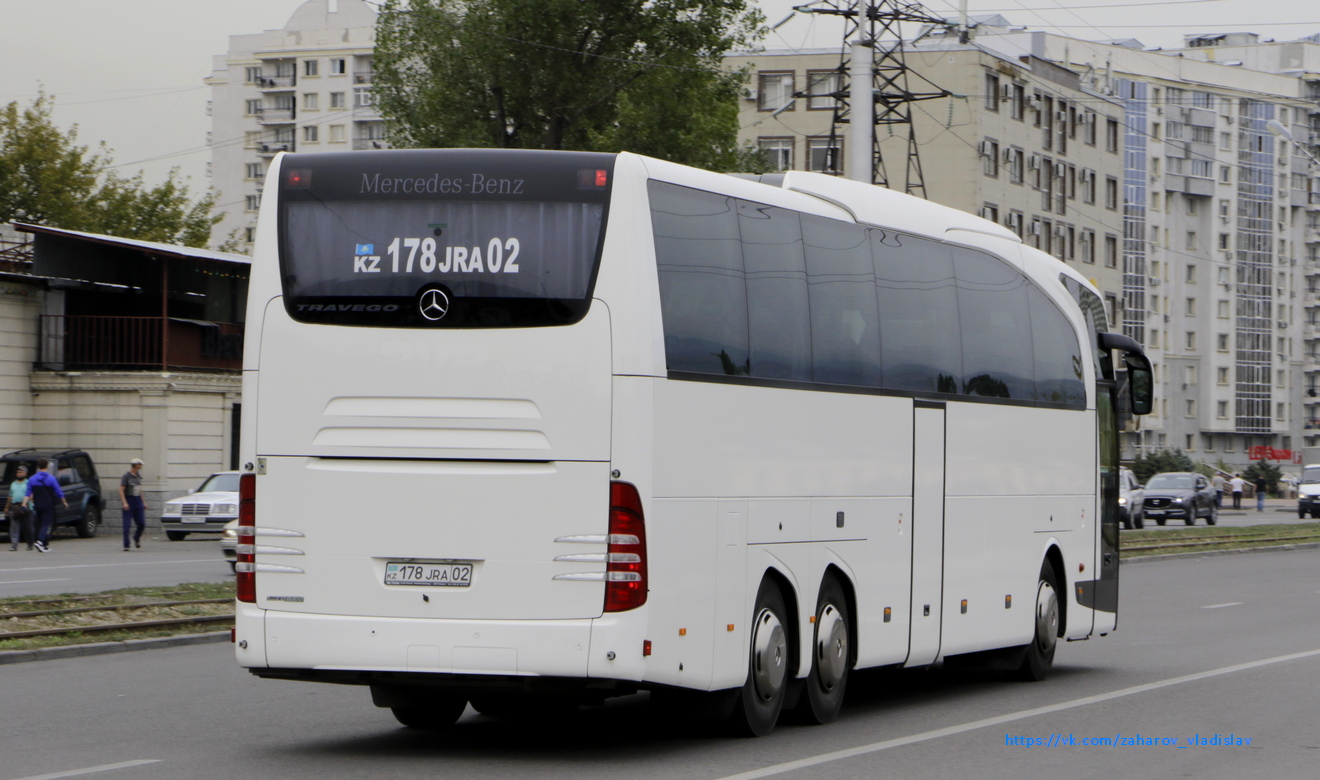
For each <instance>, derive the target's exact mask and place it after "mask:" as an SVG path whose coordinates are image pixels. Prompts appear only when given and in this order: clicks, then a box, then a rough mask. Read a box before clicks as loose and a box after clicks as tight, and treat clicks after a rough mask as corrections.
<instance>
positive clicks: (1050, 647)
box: [1014, 561, 1062, 682]
mask: <svg viewBox="0 0 1320 780" xmlns="http://www.w3.org/2000/svg"><path fill="white" fill-rule="evenodd" d="M1058 581H1059V580H1058V578H1057V576H1056V575H1055V573H1054V567H1053V566H1051V565H1050V562H1049V561H1045V563H1044V564H1042V565H1041V567H1040V579H1039V581H1038V582H1037V583H1036V605H1035V610H1034V612H1033V617H1034V622H1035V631H1034V634H1035V635H1034V636H1033V637H1032V640H1031V641H1030V642H1028V643H1027V644H1026V646H1025V647H1024V650H1025V651H1026V652H1025V654H1024V655H1023V658H1022V665H1021V666H1019V667H1018V668H1017V671H1016V672H1015V674H1014V676H1015V677H1017V678H1018V679H1019V680H1027V681H1030V682H1039V681H1041V680H1044V679H1045V678H1046V677H1048V676H1049V674H1050V669H1051V668H1052V667H1053V666H1054V651H1055V649H1056V648H1057V647H1058V643H1059V632H1060V630H1061V629H1062V625H1061V623H1060V620H1059V588H1058V585H1057V583H1058Z"/></svg>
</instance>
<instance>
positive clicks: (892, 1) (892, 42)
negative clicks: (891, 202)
mask: <svg viewBox="0 0 1320 780" xmlns="http://www.w3.org/2000/svg"><path fill="white" fill-rule="evenodd" d="M795 10H796V11H798V12H801V13H813V14H825V15H828V16H839V17H842V18H843V19H844V20H845V25H844V27H845V29H844V46H843V52H842V54H841V56H840V61H839V67H838V69H837V71H836V72H837V73H838V79H839V82H840V86H839V89H838V91H836V92H834V93H832V94H831V95H830V96H831V97H833V98H834V118H833V122H832V123H831V125H830V138H829V156H828V158H827V165H826V168H827V171H828V172H829V173H833V174H834V175H836V176H837V175H841V174H843V173H844V171H843V170H842V169H841V166H840V162H839V155H838V149H839V137H840V135H841V133H842V128H843V126H844V125H848V126H849V127H848V131H847V138H848V142H847V143H848V148H847V154H848V159H849V162H848V165H847V166H846V167H847V177H848V178H850V179H856V180H857V181H865V182H868V183H871V184H879V185H881V186H884V187H888V186H890V179H889V174H888V171H887V170H886V168H885V161H884V159H883V157H882V156H881V154H880V138H879V137H878V136H879V132H878V128H882V127H883V128H884V129H885V131H886V134H887V136H888V137H899V138H905V139H906V142H907V154H906V160H905V170H904V173H905V176H904V179H903V189H904V191H906V192H907V193H908V194H910V195H917V196H919V197H923V198H924V197H926V184H925V181H924V180H923V178H922V173H921V158H920V155H919V147H918V145H917V138H916V133H915V130H914V128H913V125H912V104H913V103H915V102H917V101H921V100H934V99H936V98H943V97H948V96H949V95H950V94H951V93H950V92H949V91H947V90H943V89H940V88H938V87H935V86H934V85H931V87H932V88H933V89H934V90H935V91H930V92H914V91H913V90H912V89H911V88H910V87H909V83H908V82H909V78H908V77H909V74H910V73H911V70H910V69H909V68H908V66H907V63H906V62H905V61H904V56H903V35H902V31H901V29H900V25H901V24H902V23H903V22H915V23H918V24H927V25H932V26H937V27H945V26H947V25H948V23H947V22H946V21H945V20H944V19H942V18H940V17H938V16H935V15H934V14H932V13H930V12H929V11H927V10H926V9H925V8H923V7H922V6H921V5H920V4H919V3H914V2H902V1H901V0H815V2H811V3H808V4H806V5H801V6H797V7H796V9H795ZM918 78H920V76H918Z"/></svg>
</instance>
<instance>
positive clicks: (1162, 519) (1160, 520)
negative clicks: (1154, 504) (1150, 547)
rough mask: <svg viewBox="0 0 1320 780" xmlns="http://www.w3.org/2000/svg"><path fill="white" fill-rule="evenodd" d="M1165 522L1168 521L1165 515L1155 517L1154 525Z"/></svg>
mask: <svg viewBox="0 0 1320 780" xmlns="http://www.w3.org/2000/svg"><path fill="white" fill-rule="evenodd" d="M1166 522H1168V518H1165V517H1157V518H1155V525H1164V524H1165V523H1166Z"/></svg>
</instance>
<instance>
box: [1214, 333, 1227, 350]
mask: <svg viewBox="0 0 1320 780" xmlns="http://www.w3.org/2000/svg"><path fill="white" fill-rule="evenodd" d="M1215 346H1216V348H1217V349H1218V350H1219V351H1220V352H1227V351H1228V334H1227V333H1220V334H1217V335H1216V337H1215Z"/></svg>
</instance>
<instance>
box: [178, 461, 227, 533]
mask: <svg viewBox="0 0 1320 780" xmlns="http://www.w3.org/2000/svg"><path fill="white" fill-rule="evenodd" d="M237 518H238V472H237V471H219V472H216V473H215V474H212V475H211V476H209V477H207V478H206V479H205V480H204V481H203V482H202V486H201V487H199V488H197V489H196V490H190V491H188V495H186V496H183V497H182V498H175V499H171V500H169V501H166V502H165V510H164V511H163V512H161V515H160V525H161V527H162V528H164V529H165V536H166V537H167V538H169V540H170V541H171V542H177V541H181V540H182V539H184V538H185V537H187V536H188V534H219V533H220V532H221V531H223V530H224V527H225V523H228V522H229V521H230V520H234V519H237Z"/></svg>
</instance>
